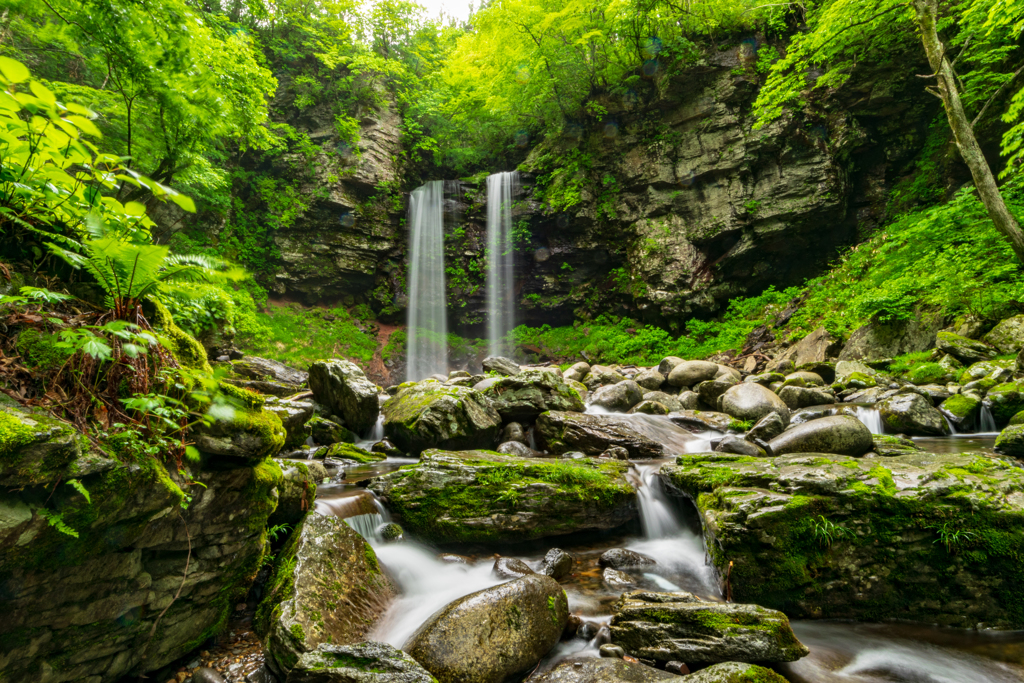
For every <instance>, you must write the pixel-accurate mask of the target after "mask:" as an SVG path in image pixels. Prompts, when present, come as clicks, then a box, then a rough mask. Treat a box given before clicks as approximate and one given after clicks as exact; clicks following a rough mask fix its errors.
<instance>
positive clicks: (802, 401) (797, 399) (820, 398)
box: [779, 385, 836, 410]
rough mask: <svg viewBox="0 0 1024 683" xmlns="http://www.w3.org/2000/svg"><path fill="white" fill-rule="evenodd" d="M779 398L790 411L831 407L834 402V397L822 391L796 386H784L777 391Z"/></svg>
mask: <svg viewBox="0 0 1024 683" xmlns="http://www.w3.org/2000/svg"><path fill="white" fill-rule="evenodd" d="M779 398H781V399H782V401H783V403H785V404H786V405H787V406H789V408H790V409H791V410H799V409H800V408H809V407H811V406H824V405H831V404H833V403H835V402H836V397H835V396H834V395H833V394H831V393H829V392H827V391H825V390H823V389H812V388H806V387H797V386H792V385H790V386H785V387H782V388H781V389H780V390H779Z"/></svg>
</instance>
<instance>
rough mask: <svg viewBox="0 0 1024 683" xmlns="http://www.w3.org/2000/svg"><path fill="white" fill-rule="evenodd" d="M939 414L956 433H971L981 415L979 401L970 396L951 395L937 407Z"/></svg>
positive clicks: (975, 397)
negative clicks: (943, 416) (944, 417)
mask: <svg viewBox="0 0 1024 683" xmlns="http://www.w3.org/2000/svg"><path fill="white" fill-rule="evenodd" d="M939 412H940V413H942V414H943V415H945V416H946V419H947V420H949V423H950V424H951V425H953V428H954V429H956V431H958V432H969V431H973V430H974V428H975V426H976V425H977V423H978V415H979V414H980V413H981V399H980V398H978V397H977V396H973V395H971V394H953V395H952V396H950V397H949V398H947V399H946V400H945V401H943V402H942V403H941V404H940V405H939Z"/></svg>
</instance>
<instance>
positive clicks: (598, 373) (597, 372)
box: [581, 365, 626, 391]
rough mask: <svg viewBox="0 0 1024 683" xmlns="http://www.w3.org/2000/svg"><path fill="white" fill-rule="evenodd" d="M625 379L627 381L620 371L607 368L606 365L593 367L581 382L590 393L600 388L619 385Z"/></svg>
mask: <svg viewBox="0 0 1024 683" xmlns="http://www.w3.org/2000/svg"><path fill="white" fill-rule="evenodd" d="M624 379H626V376H625V375H623V374H622V373H621V372H619V371H618V370H614V369H612V368H609V367H605V366H604V365H594V366H591V368H590V372H588V373H587V375H586V377H584V378H583V379H582V380H581V381H582V382H583V385H584V386H586V387H587V390H588V391H594V390H595V389H597V388H598V387H599V386H602V385H605V384H617V383H619V382H621V381H623V380H624Z"/></svg>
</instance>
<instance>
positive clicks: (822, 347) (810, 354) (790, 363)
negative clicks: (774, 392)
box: [765, 327, 843, 372]
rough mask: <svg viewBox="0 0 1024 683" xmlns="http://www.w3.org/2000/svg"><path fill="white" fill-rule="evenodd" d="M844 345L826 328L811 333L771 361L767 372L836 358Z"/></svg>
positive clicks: (766, 368)
mask: <svg viewBox="0 0 1024 683" xmlns="http://www.w3.org/2000/svg"><path fill="white" fill-rule="evenodd" d="M842 347H843V343H842V341H841V340H839V339H836V338H835V337H833V336H832V335H831V334H829V333H828V331H827V330H826V329H825V328H824V327H819V328H818V329H816V330H814V331H813V332H811V333H810V334H809V335H807V336H806V337H804V338H803V339H801V340H800V341H799V342H797V343H796V344H794V345H793V346H791V347H790V348H789V349H787V350H786V351H785V352H784V353H782V354H781V355H779V356H777V357H776V358H775V359H773V360H772V361H770V362H769V363H768V365H767V366H766V367H765V370H767V371H768V372H772V371H774V370H777V369H779V368H786V367H797V366H800V365H804V364H805V363H815V362H821V361H826V360H829V359H830V358H835V356H836V354H837V353H839V351H840V349H842Z"/></svg>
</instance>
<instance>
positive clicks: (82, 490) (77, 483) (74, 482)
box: [67, 479, 92, 505]
mask: <svg viewBox="0 0 1024 683" xmlns="http://www.w3.org/2000/svg"><path fill="white" fill-rule="evenodd" d="M67 485H68V486H70V487H72V488H74V489H75V490H76V491H78V492H79V493H81V494H82V495H83V496H85V502H86V503H88V504H89V505H92V498H90V497H89V490H88V489H86V488H85V484H83V483H82V482H80V481H79V480H77V479H69V480H68V481H67Z"/></svg>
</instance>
